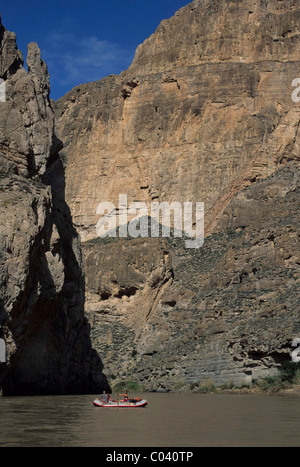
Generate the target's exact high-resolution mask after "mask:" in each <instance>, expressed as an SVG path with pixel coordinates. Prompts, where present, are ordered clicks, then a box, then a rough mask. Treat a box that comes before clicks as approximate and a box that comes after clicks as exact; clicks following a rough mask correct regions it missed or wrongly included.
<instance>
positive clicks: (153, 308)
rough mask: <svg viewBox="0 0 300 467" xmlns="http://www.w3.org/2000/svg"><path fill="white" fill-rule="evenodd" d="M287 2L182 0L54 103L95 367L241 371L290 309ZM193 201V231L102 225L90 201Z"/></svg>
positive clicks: (294, 157) (293, 287)
mask: <svg viewBox="0 0 300 467" xmlns="http://www.w3.org/2000/svg"><path fill="white" fill-rule="evenodd" d="M299 19H300V9H299V3H298V2H297V1H296V0H283V1H280V2H278V1H275V0H250V1H249V2H242V1H239V0H233V1H229V0H220V1H213V0H201V1H200V0H195V1H193V2H192V3H190V4H189V5H187V6H186V7H183V8H182V9H180V10H179V11H178V12H177V13H176V14H175V15H174V17H172V18H170V19H168V20H165V21H163V22H162V23H161V24H160V25H159V26H158V28H157V30H156V31H155V32H154V33H153V35H152V36H150V37H149V38H148V39H146V40H145V42H144V43H143V44H141V45H140V46H139V47H138V48H137V51H136V54H135V58H134V60H133V63H132V64H131V66H130V67H129V69H128V70H126V71H124V72H123V73H121V75H119V76H115V75H111V76H108V77H107V78H105V79H103V80H100V81H97V82H93V83H88V84H84V85H80V86H78V87H76V88H74V89H73V90H72V91H70V92H69V93H68V94H66V95H65V96H64V97H63V98H61V99H59V100H58V101H57V102H56V103H55V113H56V124H57V132H58V135H59V137H60V139H61V140H62V141H63V144H64V147H63V149H62V151H61V153H60V154H61V159H62V160H63V162H64V164H65V167H66V198H67V201H68V203H69V205H70V209H71V213H72V217H73V221H74V223H75V225H76V228H77V229H78V231H79V232H80V235H81V239H82V242H83V244H82V245H83V252H84V258H85V271H86V307H85V309H86V315H87V317H88V319H89V322H90V324H91V336H92V340H93V343H94V345H95V348H96V349H97V351H98V353H99V355H101V358H103V361H104V363H105V366H106V368H107V372H108V375H109V376H110V378H111V380H113V378H117V380H120V379H136V380H138V381H140V382H142V383H143V384H145V386H146V388H148V389H152V390H157V389H166V390H170V389H174V388H175V387H178V386H180V385H181V384H182V385H186V384H193V385H196V384H198V383H200V382H201V381H204V380H206V379H211V380H213V381H214V382H215V383H216V384H223V383H228V382H234V383H236V384H242V383H251V382H252V381H253V380H255V379H256V378H258V377H260V376H263V375H266V374H270V373H272V371H276V368H277V367H278V366H279V365H280V364H281V363H282V362H283V361H284V360H288V359H290V351H291V342H292V339H293V338H294V337H296V336H297V335H298V334H299V333H300V328H299V326H300V324H299V305H298V304H299V157H300V149H299V148H300V141H299V116H300V107H299V103H297V102H295V101H294V100H293V99H292V92H293V91H294V88H293V86H292V82H293V80H294V79H295V78H297V77H298V76H299V70H300V52H299V50H300V47H299V45H300V43H299V40H300V39H299V38H300V35H299ZM119 193H125V194H127V196H128V202H131V201H143V202H145V203H146V204H147V206H150V203H151V202H152V201H153V200H155V201H158V202H162V201H167V202H169V203H171V202H172V201H179V202H184V201H199V202H204V203H205V241H204V245H203V247H202V248H199V249H194V250H187V249H186V248H185V246H184V243H182V242H181V241H180V239H177V240H176V241H175V240H170V239H163V238H159V239H152V238H137V239H130V238H127V239H109V238H107V239H99V238H97V233H96V224H97V221H98V220H99V215H97V214H96V209H97V205H98V203H100V202H102V201H110V202H113V203H114V204H115V205H116V206H117V205H118V196H119Z"/></svg>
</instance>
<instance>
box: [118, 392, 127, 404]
mask: <svg viewBox="0 0 300 467" xmlns="http://www.w3.org/2000/svg"><path fill="white" fill-rule="evenodd" d="M119 396H123V397H124V399H123V400H121V401H119V402H128V394H127V391H125V394H119Z"/></svg>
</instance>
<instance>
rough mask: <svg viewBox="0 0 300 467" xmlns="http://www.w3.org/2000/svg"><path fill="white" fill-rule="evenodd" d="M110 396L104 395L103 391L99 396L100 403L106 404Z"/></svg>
mask: <svg viewBox="0 0 300 467" xmlns="http://www.w3.org/2000/svg"><path fill="white" fill-rule="evenodd" d="M109 399H110V396H109V394H106V392H105V391H103V394H101V397H100V401H102V402H103V403H104V404H107V403H108V402H109Z"/></svg>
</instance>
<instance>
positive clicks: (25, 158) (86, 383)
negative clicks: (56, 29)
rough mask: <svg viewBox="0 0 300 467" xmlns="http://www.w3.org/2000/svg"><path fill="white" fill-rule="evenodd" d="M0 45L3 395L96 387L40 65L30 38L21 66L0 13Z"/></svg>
mask: <svg viewBox="0 0 300 467" xmlns="http://www.w3.org/2000/svg"><path fill="white" fill-rule="evenodd" d="M0 51H1V55H0V78H1V79H2V80H4V82H5V99H2V101H1V102H0V245H1V246H0V338H1V339H2V343H3V340H4V341H5V344H6V345H5V346H6V362H2V363H1V364H0V387H1V388H2V390H3V393H4V395H16V394H17V395H19V394H63V393H77V392H87V391H92V392H95V391H96V390H97V391H98V390H99V389H101V388H107V387H108V383H107V381H106V378H105V376H104V375H103V374H102V368H103V365H102V362H101V360H100V358H99V356H98V355H97V354H96V352H95V351H94V350H93V349H92V346H91V342H90V335H89V331H90V330H89V324H88V322H87V320H86V318H85V316H84V298H85V297H84V295H85V284H84V273H83V267H82V266H83V264H82V254H81V247H80V241H79V237H78V234H77V232H76V230H75V229H74V227H73V224H72V219H71V214H70V210H69V207H68V205H67V203H66V201H65V194H64V191H65V180H64V171H63V167H62V164H61V161H60V159H59V157H58V150H59V148H60V147H61V146H62V144H61V142H60V141H59V140H58V139H57V138H56V136H55V135H54V113H53V110H52V107H51V104H50V100H49V93H50V87H49V76H48V71H47V67H46V65H45V63H44V62H43V61H42V60H41V53H40V50H39V48H38V46H37V44H35V43H31V44H29V46H28V55H27V68H28V71H26V70H25V68H24V67H23V57H22V54H21V52H20V51H19V50H18V49H17V45H16V36H15V34H14V33H11V32H9V31H7V30H6V29H5V28H4V26H3V25H2V24H1V21H0Z"/></svg>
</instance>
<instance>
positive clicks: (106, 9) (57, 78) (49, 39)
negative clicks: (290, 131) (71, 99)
mask: <svg viewBox="0 0 300 467" xmlns="http://www.w3.org/2000/svg"><path fill="white" fill-rule="evenodd" d="M188 3H190V0H87V1H78V0H65V1H57V0H53V1H48V0H47V1H41V0H39V1H37V0H28V1H27V2H24V0H22V1H21V0H10V1H6V2H3V3H2V6H1V7H0V13H1V16H2V23H3V25H4V26H5V28H6V29H8V30H10V31H14V32H15V33H16V35H17V44H18V48H19V49H20V50H21V51H22V53H23V56H24V60H25V61H26V55H27V44H28V43H29V42H37V43H38V45H39V47H40V49H41V51H42V58H43V60H45V62H46V63H47V66H48V69H49V73H50V82H51V96H50V97H51V98H53V99H58V98H59V97H61V96H63V95H64V94H65V93H66V92H68V91H69V90H70V89H72V88H73V87H74V86H77V85H78V84H81V83H85V82H89V81H94V80H98V79H101V78H103V77H105V76H107V75H109V74H112V73H116V74H119V73H120V72H121V71H123V70H126V69H127V68H128V66H129V65H130V63H131V62H132V59H133V57H134V52H135V50H136V47H137V46H138V45H139V44H140V43H142V42H143V41H144V40H145V39H146V38H147V37H148V36H150V35H151V34H152V33H153V32H154V31H155V29H156V28H157V26H158V25H159V23H160V22H161V21H162V20H163V19H166V18H170V17H171V16H173V15H174V13H175V12H176V11H177V10H178V9H179V8H181V7H183V6H185V5H187V4H188Z"/></svg>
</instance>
